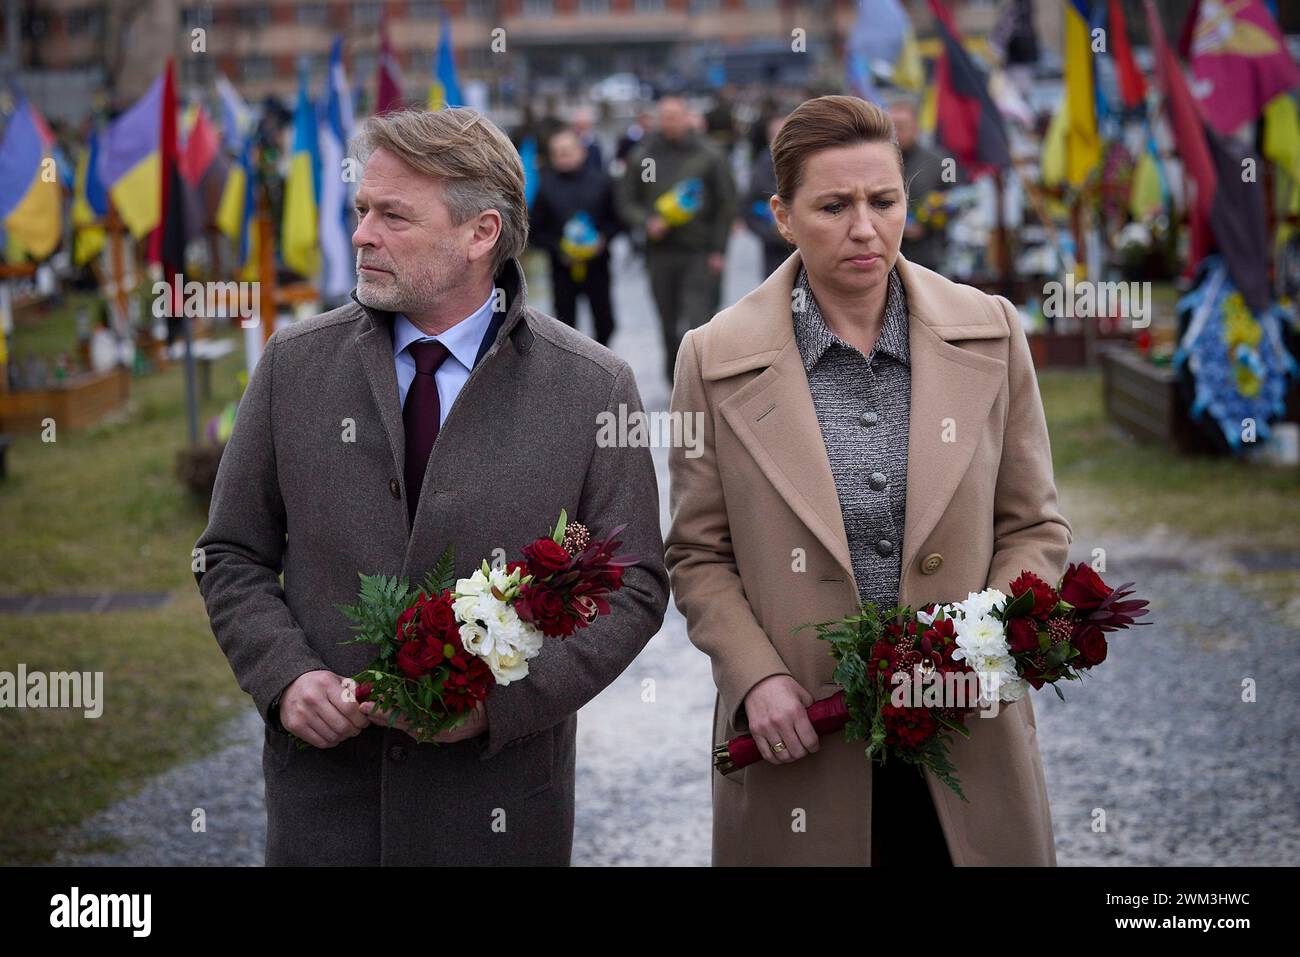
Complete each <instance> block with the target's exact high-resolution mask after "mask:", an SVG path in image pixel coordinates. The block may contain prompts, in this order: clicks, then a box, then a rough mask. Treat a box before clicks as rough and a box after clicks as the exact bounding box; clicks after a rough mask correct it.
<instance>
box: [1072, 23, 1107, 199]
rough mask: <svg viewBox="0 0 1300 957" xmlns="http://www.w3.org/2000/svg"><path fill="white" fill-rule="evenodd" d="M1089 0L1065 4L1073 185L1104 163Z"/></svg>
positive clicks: (1083, 180) (1080, 184)
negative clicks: (1090, 29)
mask: <svg viewBox="0 0 1300 957" xmlns="http://www.w3.org/2000/svg"><path fill="white" fill-rule="evenodd" d="M1090 14H1091V10H1090V9H1089V4H1088V0H1066V4H1065V109H1066V112H1067V114H1068V117H1069V120H1068V122H1069V126H1068V127H1067V129H1066V133H1065V176H1066V179H1067V180H1068V181H1069V183H1070V185H1071V186H1075V187H1078V186H1082V185H1083V184H1084V182H1086V181H1087V179H1088V176H1089V174H1091V173H1092V171H1093V170H1095V169H1096V168H1097V167H1098V166H1100V165H1101V137H1100V136H1099V135H1098V134H1097V97H1096V92H1095V90H1094V85H1093V72H1092V57H1093V53H1092V41H1091V36H1090V34H1089V29H1088V21H1089V17H1090Z"/></svg>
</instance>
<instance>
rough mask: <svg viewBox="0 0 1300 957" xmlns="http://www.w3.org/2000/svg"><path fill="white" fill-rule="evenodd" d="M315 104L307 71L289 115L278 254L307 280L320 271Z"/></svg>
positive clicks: (318, 186) (318, 169) (304, 73)
mask: <svg viewBox="0 0 1300 957" xmlns="http://www.w3.org/2000/svg"><path fill="white" fill-rule="evenodd" d="M316 127H317V121H316V106H315V104H314V103H312V100H311V95H310V93H309V92H308V89H307V71H306V69H303V70H302V71H301V72H300V74H299V79H298V107H297V109H296V110H295V111H294V117H293V150H292V152H291V153H290V155H289V175H288V177H287V178H286V179H285V183H284V215H283V218H282V220H281V222H280V255H281V256H282V257H283V258H284V264H285V265H286V266H288V267H289V268H290V269H292V270H293V271H294V272H296V273H298V275H300V276H302V277H304V278H307V279H311V278H314V277H315V276H316V274H317V273H318V272H319V271H320V237H319V232H318V229H317V227H318V223H319V217H318V215H317V211H318V209H319V206H320V146H319V144H318V142H317V137H316Z"/></svg>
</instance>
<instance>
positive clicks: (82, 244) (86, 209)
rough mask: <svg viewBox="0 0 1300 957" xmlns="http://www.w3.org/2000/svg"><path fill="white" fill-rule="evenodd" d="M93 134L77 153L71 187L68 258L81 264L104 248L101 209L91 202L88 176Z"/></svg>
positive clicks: (92, 158)
mask: <svg viewBox="0 0 1300 957" xmlns="http://www.w3.org/2000/svg"><path fill="white" fill-rule="evenodd" d="M97 140H98V136H97V135H92V136H91V137H90V144H89V145H88V146H87V147H86V148H85V149H83V150H82V151H81V153H80V155H79V156H78V157H77V172H76V178H75V180H74V182H73V187H72V227H73V234H72V262H73V264H74V265H77V266H84V265H85V264H86V263H88V262H90V261H91V260H92V259H94V258H95V257H96V256H98V255H99V252H100V250H101V249H103V248H104V227H103V226H101V225H99V218H100V216H101V215H102V213H100V212H98V211H96V210H95V208H94V207H93V206H92V205H91V202H90V198H89V194H90V185H89V180H90V177H91V171H92V170H93V169H94V168H95V152H96V150H95V145H96V141H97Z"/></svg>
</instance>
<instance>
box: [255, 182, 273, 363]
mask: <svg viewBox="0 0 1300 957" xmlns="http://www.w3.org/2000/svg"><path fill="white" fill-rule="evenodd" d="M272 232H273V229H272V224H271V199H270V197H269V196H268V195H267V187H266V184H265V183H263V184H262V188H261V189H260V190H259V191H258V196H257V261H258V278H259V281H260V283H261V287H262V288H261V292H260V293H259V302H260V304H261V309H262V345H266V343H267V341H268V340H269V339H270V338H271V335H272V333H274V332H275V238H274V236H273V235H272Z"/></svg>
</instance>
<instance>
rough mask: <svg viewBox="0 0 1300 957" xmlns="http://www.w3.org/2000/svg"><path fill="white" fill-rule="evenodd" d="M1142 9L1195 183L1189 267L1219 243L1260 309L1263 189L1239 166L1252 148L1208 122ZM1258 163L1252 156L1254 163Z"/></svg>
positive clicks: (1246, 295)
mask: <svg viewBox="0 0 1300 957" xmlns="http://www.w3.org/2000/svg"><path fill="white" fill-rule="evenodd" d="M1146 13H1147V23H1148V25H1149V28H1150V31H1151V46H1152V50H1153V52H1154V53H1155V67H1156V70H1155V72H1156V77H1157V78H1158V80H1159V83H1160V88H1161V92H1162V93H1163V94H1164V99H1165V113H1166V115H1167V116H1168V119H1169V126H1170V129H1171V130H1172V131H1173V134H1174V143H1175V145H1176V146H1177V149H1178V158H1179V159H1180V160H1181V161H1182V164H1183V170H1184V172H1185V175H1186V176H1187V178H1188V179H1190V180H1191V181H1192V183H1193V185H1194V186H1195V190H1194V193H1195V199H1194V200H1193V202H1192V206H1191V209H1189V210H1188V220H1189V225H1190V227H1191V241H1192V242H1191V256H1190V257H1189V261H1188V264H1187V266H1188V273H1189V274H1190V273H1191V272H1193V271H1194V270H1195V268H1196V266H1197V264H1198V263H1200V261H1201V260H1202V259H1203V258H1204V257H1205V256H1206V255H1207V254H1208V253H1210V252H1213V251H1214V250H1215V249H1217V250H1218V251H1219V252H1220V253H1222V255H1223V258H1224V260H1225V261H1226V262H1227V264H1228V272H1229V274H1230V275H1231V276H1232V281H1233V282H1234V283H1235V284H1236V286H1237V288H1238V289H1239V290H1241V295H1242V298H1243V299H1245V300H1246V305H1248V306H1249V307H1250V308H1251V310H1252V311H1253V312H1255V313H1259V312H1263V311H1264V310H1265V309H1267V308H1268V304H1269V301H1270V296H1269V289H1268V231H1267V228H1266V227H1265V218H1264V190H1263V187H1262V186H1260V185H1259V183H1257V182H1247V181H1246V178H1245V177H1243V176H1242V172H1241V171H1242V169H1243V160H1245V159H1247V158H1250V157H1252V156H1253V154H1252V153H1250V151H1249V150H1246V149H1245V148H1244V147H1243V146H1241V145H1240V144H1238V143H1236V142H1235V141H1231V140H1228V139H1227V138H1225V137H1222V136H1220V135H1219V134H1218V133H1216V132H1215V131H1214V130H1213V129H1211V128H1210V127H1209V126H1208V125H1207V124H1206V121H1205V117H1204V116H1202V114H1201V111H1200V108H1199V107H1198V106H1197V104H1196V100H1195V99H1194V98H1193V97H1192V91H1191V89H1189V88H1188V86H1187V80H1186V78H1185V77H1184V76H1183V70H1182V66H1181V65H1180V64H1179V62H1178V58H1177V57H1176V56H1175V55H1174V51H1173V49H1172V48H1171V47H1170V46H1169V44H1168V42H1167V41H1166V40H1165V34H1164V29H1163V28H1162V27H1161V25H1160V16H1159V14H1158V13H1157V12H1156V10H1155V7H1154V6H1153V5H1152V3H1151V0H1146ZM1260 166H1261V164H1260V161H1259V158H1258V157H1255V168H1257V169H1258V168H1260Z"/></svg>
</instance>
